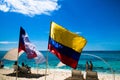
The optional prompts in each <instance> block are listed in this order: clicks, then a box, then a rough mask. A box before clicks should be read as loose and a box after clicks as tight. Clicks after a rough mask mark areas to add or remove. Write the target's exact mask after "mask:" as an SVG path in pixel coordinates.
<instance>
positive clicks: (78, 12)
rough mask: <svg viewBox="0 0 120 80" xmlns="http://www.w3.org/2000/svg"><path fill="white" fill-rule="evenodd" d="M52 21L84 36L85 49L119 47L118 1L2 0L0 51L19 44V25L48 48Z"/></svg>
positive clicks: (119, 14)
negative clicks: (85, 41) (85, 40)
mask: <svg viewBox="0 0 120 80" xmlns="http://www.w3.org/2000/svg"><path fill="white" fill-rule="evenodd" d="M51 21H54V22H56V23H57V24H59V25H61V26H63V27H65V28H67V29H68V30H70V31H72V32H74V33H77V34H79V35H81V36H83V37H84V38H86V39H87V44H86V46H85V47H84V50H120V37H119V36H120V0H1V1H0V28H1V29H0V50H9V49H12V48H16V47H18V40H19V31H20V26H22V27H23V28H24V29H25V31H26V32H27V33H28V36H29V39H30V41H31V42H32V43H34V44H35V45H36V47H37V49H38V50H47V44H48V34H49V29H50V22H51Z"/></svg>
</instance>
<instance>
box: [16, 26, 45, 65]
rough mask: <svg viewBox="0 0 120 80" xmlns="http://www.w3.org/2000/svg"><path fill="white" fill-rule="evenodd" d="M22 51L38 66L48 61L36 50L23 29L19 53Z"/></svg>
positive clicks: (21, 29)
mask: <svg viewBox="0 0 120 80" xmlns="http://www.w3.org/2000/svg"><path fill="white" fill-rule="evenodd" d="M21 50H23V51H25V52H26V53H27V57H28V59H32V58H34V59H35V60H36V63H37V64H38V63H42V62H45V61H46V59H45V58H44V56H43V55H42V54H41V53H40V52H39V51H38V50H36V46H35V45H34V44H32V43H31V42H30V40H29V38H28V35H27V33H26V32H25V30H24V29H23V28H22V27H21V28H20V37H19V48H18V53H19V52H20V51H21Z"/></svg>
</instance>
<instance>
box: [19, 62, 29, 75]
mask: <svg viewBox="0 0 120 80" xmlns="http://www.w3.org/2000/svg"><path fill="white" fill-rule="evenodd" d="M21 68H24V69H26V70H27V73H31V69H30V67H29V66H28V65H25V64H24V62H22V67H21Z"/></svg>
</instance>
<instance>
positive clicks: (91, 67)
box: [89, 61, 93, 71]
mask: <svg viewBox="0 0 120 80" xmlns="http://www.w3.org/2000/svg"><path fill="white" fill-rule="evenodd" d="M89 69H90V71H92V70H93V64H92V61H90V66H89Z"/></svg>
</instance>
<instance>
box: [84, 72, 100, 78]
mask: <svg viewBox="0 0 120 80" xmlns="http://www.w3.org/2000/svg"><path fill="white" fill-rule="evenodd" d="M86 80H99V79H98V74H97V72H96V71H87V72H86Z"/></svg>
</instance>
